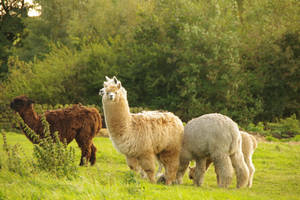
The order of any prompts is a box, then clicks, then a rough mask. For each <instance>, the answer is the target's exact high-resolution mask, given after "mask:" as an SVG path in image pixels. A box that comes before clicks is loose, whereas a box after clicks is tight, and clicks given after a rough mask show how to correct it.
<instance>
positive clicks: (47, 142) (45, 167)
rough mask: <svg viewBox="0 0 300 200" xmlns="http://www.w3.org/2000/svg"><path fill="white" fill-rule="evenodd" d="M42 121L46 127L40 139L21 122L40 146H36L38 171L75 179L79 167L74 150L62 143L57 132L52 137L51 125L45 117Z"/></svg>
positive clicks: (35, 156) (35, 164)
mask: <svg viewBox="0 0 300 200" xmlns="http://www.w3.org/2000/svg"><path fill="white" fill-rule="evenodd" d="M41 120H42V123H43V127H44V132H43V136H44V137H43V138H40V137H39V136H38V135H37V134H36V133H35V132H34V131H33V130H32V129H30V128H29V127H28V126H27V125H26V124H25V123H24V121H23V120H21V124H22V127H25V128H24V131H25V132H26V133H27V135H30V136H32V137H35V138H36V140H37V141H38V144H36V145H34V152H33V155H34V158H35V163H34V167H35V168H36V169H37V170H41V171H46V172H49V173H51V174H54V175H55V176H57V177H64V176H66V177H68V178H72V177H75V176H76V173H77V171H78V166H77V164H76V163H75V150H74V148H72V147H69V148H68V147H67V144H66V143H65V142H64V143H63V142H61V141H60V139H59V137H58V132H55V133H54V134H53V135H52V136H51V134H50V129H49V124H48V122H47V120H46V119H45V116H43V117H42V119H41Z"/></svg>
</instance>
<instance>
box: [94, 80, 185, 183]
mask: <svg viewBox="0 0 300 200" xmlns="http://www.w3.org/2000/svg"><path fill="white" fill-rule="evenodd" d="M106 79H107V81H106V82H104V88H103V89H101V90H100V94H101V95H103V97H102V103H103V109H104V116H105V121H106V126H107V128H108V131H109V136H110V138H111V140H112V142H113V144H114V146H115V148H116V149H117V150H118V151H119V152H120V153H122V154H124V155H125V156H126V159H127V164H128V166H129V167H130V168H131V169H133V170H135V171H139V170H140V169H139V168H140V167H139V166H141V168H142V169H143V170H144V171H145V172H146V174H147V176H148V178H149V180H150V181H151V182H155V175H154V173H155V159H156V158H157V159H158V160H159V162H161V163H162V164H163V166H164V168H165V177H166V184H171V183H172V182H173V181H174V180H175V178H176V172H177V169H178V165H179V154H180V150H181V143H182V135H183V129H184V127H183V124H182V121H181V120H180V119H179V118H178V117H177V116H175V115H174V114H172V113H170V112H158V111H148V112H142V113H138V114H132V113H130V110H129V105H128V101H127V92H126V90H125V89H124V88H123V87H122V86H121V82H120V81H118V80H117V79H116V78H115V77H114V78H113V79H109V78H107V77H106Z"/></svg>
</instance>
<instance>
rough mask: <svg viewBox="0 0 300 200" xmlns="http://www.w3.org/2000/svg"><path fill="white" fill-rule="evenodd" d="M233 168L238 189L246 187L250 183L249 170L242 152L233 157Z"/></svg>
mask: <svg viewBox="0 0 300 200" xmlns="http://www.w3.org/2000/svg"><path fill="white" fill-rule="evenodd" d="M231 162H232V166H233V168H234V170H235V173H236V178H237V185H236V187H237V188H240V187H244V186H246V185H247V183H248V178H249V169H248V167H247V165H246V163H245V161H244V156H243V154H242V152H236V153H235V154H233V155H231Z"/></svg>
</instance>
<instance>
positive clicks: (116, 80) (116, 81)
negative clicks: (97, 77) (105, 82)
mask: <svg viewBox="0 0 300 200" xmlns="http://www.w3.org/2000/svg"><path fill="white" fill-rule="evenodd" d="M113 79H114V82H115V84H118V82H119V81H118V79H117V78H116V77H115V76H114V77H113Z"/></svg>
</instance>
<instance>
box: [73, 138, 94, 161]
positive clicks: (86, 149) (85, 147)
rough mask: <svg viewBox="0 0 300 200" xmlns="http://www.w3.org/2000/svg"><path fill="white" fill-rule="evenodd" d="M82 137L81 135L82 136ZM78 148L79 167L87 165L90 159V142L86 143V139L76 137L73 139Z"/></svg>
mask: <svg viewBox="0 0 300 200" xmlns="http://www.w3.org/2000/svg"><path fill="white" fill-rule="evenodd" d="M82 135H83V134H82ZM75 140H76V142H77V144H78V146H79V147H80V149H81V158H80V164H79V165H80V166H83V165H85V164H87V162H88V161H89V160H90V157H91V145H92V143H91V142H90V141H87V139H86V138H84V137H81V136H80V135H77V136H76V138H75Z"/></svg>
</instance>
